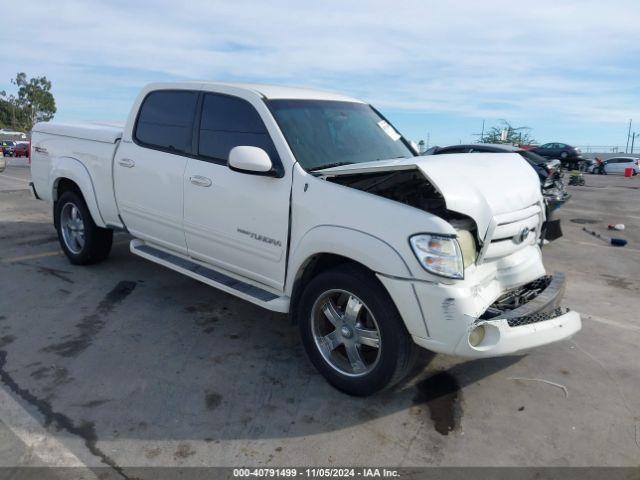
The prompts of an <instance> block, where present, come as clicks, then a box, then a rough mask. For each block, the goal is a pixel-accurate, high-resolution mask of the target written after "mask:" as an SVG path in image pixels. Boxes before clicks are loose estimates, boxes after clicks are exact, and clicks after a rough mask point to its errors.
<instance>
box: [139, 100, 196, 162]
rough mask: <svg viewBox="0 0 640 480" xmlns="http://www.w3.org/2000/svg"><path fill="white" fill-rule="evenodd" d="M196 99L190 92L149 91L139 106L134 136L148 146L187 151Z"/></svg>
mask: <svg viewBox="0 0 640 480" xmlns="http://www.w3.org/2000/svg"><path fill="white" fill-rule="evenodd" d="M197 98H198V94H197V93H196V92H191V91H174V90H171V91H162V90H160V91H157V92H152V93H150V94H149V95H147V97H146V98H145V100H144V102H143V103H142V107H140V113H139V115H138V123H137V125H136V130H135V139H136V140H137V141H138V142H140V143H142V144H144V145H145V146H149V147H156V148H160V149H163V150H168V151H171V152H176V153H184V152H190V150H191V135H192V129H193V117H194V113H195V109H196V100H197Z"/></svg>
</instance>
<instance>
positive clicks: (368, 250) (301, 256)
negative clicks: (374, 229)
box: [285, 225, 412, 322]
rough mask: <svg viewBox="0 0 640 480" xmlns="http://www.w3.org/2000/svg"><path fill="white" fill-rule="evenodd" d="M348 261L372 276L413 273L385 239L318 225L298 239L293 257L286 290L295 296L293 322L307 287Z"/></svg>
mask: <svg viewBox="0 0 640 480" xmlns="http://www.w3.org/2000/svg"><path fill="white" fill-rule="evenodd" d="M338 239H339V240H338ZM347 263H348V264H353V265H356V266H358V267H360V268H362V269H364V270H366V271H368V272H370V273H371V274H372V275H375V274H376V273H383V274H386V275H391V276H398V277H411V276H412V272H411V269H410V267H409V266H408V265H407V263H406V262H405V261H404V259H403V258H402V257H401V256H400V254H399V253H398V252H397V251H396V250H395V249H394V248H393V247H392V246H391V245H389V244H388V243H386V242H385V241H383V240H381V239H379V238H377V237H375V236H373V235H370V234H368V233H366V232H361V231H359V230H354V229H351V228H347V227H338V226H330V225H327V226H319V227H315V228H313V229H311V230H310V231H309V232H307V234H306V235H304V237H303V238H302V239H301V240H300V242H298V245H297V246H296V248H295V250H294V251H293V254H292V255H291V257H290V260H289V269H288V274H287V282H286V286H285V291H286V293H287V294H288V295H289V297H290V298H291V307H290V309H289V312H290V317H291V320H292V322H295V321H296V319H295V311H296V305H297V301H298V299H299V296H300V293H301V292H302V290H303V289H304V286H305V285H306V284H307V283H308V282H309V281H310V280H311V279H312V278H314V277H315V276H317V275H318V274H320V273H321V272H323V271H326V270H329V269H331V268H334V267H336V266H338V265H342V264H347ZM382 287H383V288H384V289H385V290H386V288H385V287H384V285H382Z"/></svg>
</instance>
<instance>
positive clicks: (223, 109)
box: [198, 93, 278, 164]
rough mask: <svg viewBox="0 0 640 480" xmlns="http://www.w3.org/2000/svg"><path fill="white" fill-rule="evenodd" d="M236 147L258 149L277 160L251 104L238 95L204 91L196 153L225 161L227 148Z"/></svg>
mask: <svg viewBox="0 0 640 480" xmlns="http://www.w3.org/2000/svg"><path fill="white" fill-rule="evenodd" d="M238 146H250V147H259V148H262V149H263V150H265V151H266V152H267V154H268V155H269V157H270V158H271V161H272V162H273V163H274V164H276V163H278V160H277V159H278V154H277V152H276V149H275V146H274V144H273V142H272V141H271V137H270V136H269V132H268V131H267V128H266V126H265V125H264V122H263V121H262V119H261V118H260V115H259V114H258V112H257V111H256V109H255V108H254V107H253V105H251V104H250V103H249V102H247V101H246V100H243V99H241V98H238V97H231V96H228V95H220V94H211V93H207V94H205V96H204V100H203V102H202V114H201V117H200V130H199V139H198V155H200V156H203V157H206V158H207V159H211V160H213V161H218V162H220V163H226V162H227V161H228V160H229V152H230V151H231V149H232V148H233V147H238Z"/></svg>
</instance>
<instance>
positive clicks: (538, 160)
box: [518, 150, 549, 165]
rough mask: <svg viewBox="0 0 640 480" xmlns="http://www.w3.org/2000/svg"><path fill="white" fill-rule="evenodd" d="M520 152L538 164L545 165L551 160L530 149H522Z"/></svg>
mask: <svg viewBox="0 0 640 480" xmlns="http://www.w3.org/2000/svg"><path fill="white" fill-rule="evenodd" d="M518 153H519V154H520V155H521V156H523V157H524V158H526V159H527V160H530V161H532V162H533V163H535V164H537V165H544V164H546V163H548V162H549V160H547V159H546V158H544V157H543V156H542V155H538V154H537V153H535V152H530V151H529V150H520V151H519V152H518Z"/></svg>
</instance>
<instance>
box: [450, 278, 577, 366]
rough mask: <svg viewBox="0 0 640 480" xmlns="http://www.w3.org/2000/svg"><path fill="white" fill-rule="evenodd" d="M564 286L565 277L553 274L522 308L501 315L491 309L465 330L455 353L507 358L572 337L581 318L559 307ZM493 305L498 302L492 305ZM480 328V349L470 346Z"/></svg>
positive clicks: (497, 309) (503, 312)
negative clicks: (482, 337)
mask: <svg viewBox="0 0 640 480" xmlns="http://www.w3.org/2000/svg"><path fill="white" fill-rule="evenodd" d="M544 278H545V277H542V278H541V279H538V280H536V281H535V282H540V281H543V279H544ZM535 282H531V284H533V283H535ZM565 283H566V281H565V276H564V274H562V273H556V274H554V275H553V277H551V278H550V281H549V282H548V284H547V286H546V287H545V288H544V290H542V291H541V292H540V293H539V294H538V295H536V296H535V298H533V299H531V300H529V301H527V302H526V303H524V304H523V305H521V306H519V307H517V308H513V309H509V310H506V309H503V310H502V311H500V308H496V309H495V310H494V309H493V308H492V307H493V305H492V307H490V308H489V309H488V310H487V312H485V314H484V315H482V316H481V317H480V318H479V319H477V320H476V321H475V322H473V323H472V324H470V325H469V326H468V329H467V333H466V335H462V337H461V338H460V341H459V342H458V345H457V346H456V348H455V351H454V353H455V354H456V355H460V356H465V357H479V356H485V355H484V353H485V352H488V353H489V354H490V355H491V356H494V355H495V356H499V355H507V354H511V353H515V352H518V351H521V350H525V349H529V348H534V347H538V346H541V345H546V344H548V343H552V342H556V341H558V340H562V339H564V338H567V337H569V336H571V335H573V334H575V333H576V332H578V331H579V330H580V328H581V327H582V323H581V319H580V315H579V314H578V313H577V312H573V311H569V310H567V309H564V308H562V307H561V306H560V302H561V300H562V296H563V295H564V289H565ZM496 303H499V301H497V302H495V303H494V305H495V304H496ZM489 312H491V313H489ZM479 327H481V328H483V329H484V332H485V334H484V339H483V340H482V342H480V344H479V345H476V346H472V345H471V344H470V343H469V333H470V332H471V331H472V330H473V329H475V328H479Z"/></svg>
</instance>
